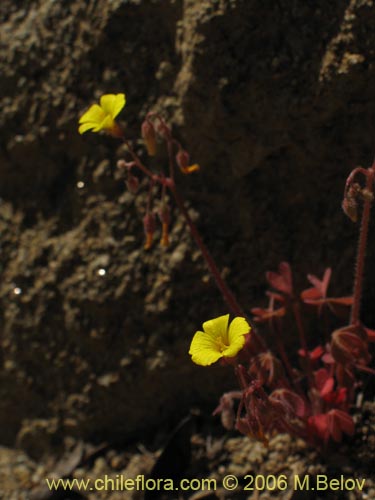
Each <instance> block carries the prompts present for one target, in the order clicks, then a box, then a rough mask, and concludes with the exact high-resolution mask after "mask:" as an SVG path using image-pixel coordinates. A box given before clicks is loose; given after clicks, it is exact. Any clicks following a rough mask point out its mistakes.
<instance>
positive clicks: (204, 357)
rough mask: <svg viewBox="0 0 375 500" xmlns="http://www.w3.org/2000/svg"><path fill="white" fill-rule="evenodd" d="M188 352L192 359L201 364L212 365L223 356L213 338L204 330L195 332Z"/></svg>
mask: <svg viewBox="0 0 375 500" xmlns="http://www.w3.org/2000/svg"><path fill="white" fill-rule="evenodd" d="M189 354H190V355H191V359H192V361H193V362H194V363H196V364H197V365H201V366H209V365H212V363H215V362H216V361H217V360H218V359H220V358H222V357H223V355H222V353H221V352H220V350H219V348H218V345H217V343H216V342H215V340H214V339H213V338H212V337H211V336H210V335H207V333H204V332H196V333H195V335H194V337H193V340H192V342H191V346H190V350H189Z"/></svg>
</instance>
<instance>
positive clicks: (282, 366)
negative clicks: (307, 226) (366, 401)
mask: <svg viewBox="0 0 375 500" xmlns="http://www.w3.org/2000/svg"><path fill="white" fill-rule="evenodd" d="M331 275H332V271H331V269H330V268H328V269H326V270H325V272H324V274H323V278H322V279H319V278H317V277H316V276H314V275H311V274H309V275H308V276H307V278H308V281H309V282H310V284H311V285H312V286H311V287H310V288H307V289H306V290H304V291H303V292H302V293H301V294H296V292H295V290H294V287H293V276H292V270H291V266H290V264H288V263H287V262H282V263H281V264H280V266H279V269H278V271H277V272H267V274H266V277H267V281H268V283H269V285H270V287H271V289H270V290H268V291H267V292H266V295H267V296H268V298H269V303H268V307H267V308H262V307H255V308H253V309H252V313H253V315H254V317H253V319H254V321H255V322H257V323H261V324H262V325H263V326H264V327H265V326H267V327H268V330H269V335H270V340H271V342H272V343H273V344H274V345H273V346H272V349H271V350H269V349H267V348H265V347H264V348H262V347H260V352H258V353H257V354H256V355H254V353H253V354H252V355H251V356H248V359H247V360H245V359H244V357H242V358H241V363H240V364H238V366H237V368H236V374H237V378H238V380H239V383H240V387H241V390H242V392H239V391H236V392H233V393H227V394H225V395H224V396H223V398H222V400H221V403H220V405H219V407H218V408H217V409H216V410H215V413H220V412H221V414H222V417H223V419H224V420H225V423H226V427H227V428H228V423H229V422H230V427H231V428H233V427H235V428H236V429H238V430H239V431H240V432H242V433H243V434H246V435H250V436H253V437H256V438H257V439H259V440H261V441H263V442H264V443H265V444H266V443H267V442H268V441H267V436H268V435H269V434H270V433H272V432H274V431H287V432H289V433H292V434H294V435H296V436H300V437H303V438H304V439H305V440H307V441H308V442H310V443H311V444H313V445H315V446H322V447H324V446H326V445H327V443H328V442H329V441H330V440H333V441H335V442H340V441H341V440H342V438H343V436H344V435H345V434H346V435H349V436H351V435H352V434H353V433H354V421H353V417H352V416H351V414H350V409H351V406H352V404H353V402H354V396H355V391H354V390H355V388H356V387H358V385H359V384H360V379H359V377H358V374H359V372H360V371H368V372H372V370H371V369H370V368H369V367H368V364H369V362H370V360H371V356H370V353H369V342H373V341H374V340H375V332H374V331H373V330H370V329H368V328H365V327H364V326H362V325H361V324H357V325H348V326H344V327H341V328H338V329H336V330H334V331H333V332H332V333H330V334H329V335H327V332H326V334H323V333H322V334H320V332H324V330H325V329H327V325H330V321H331V320H330V318H329V316H330V315H331V316H332V317H333V316H336V317H339V318H342V317H343V316H344V314H343V313H344V311H345V310H346V311H345V312H346V314H345V316H346V317H347V316H348V315H349V308H348V306H351V305H352V304H353V297H351V296H348V297H339V298H336V297H330V296H329V295H328V287H329V283H330V279H331ZM311 307H313V308H315V310H316V317H317V321H318V323H319V324H318V325H317V326H316V327H313V331H312V332H311V334H310V335H308V334H307V332H306V331H305V325H304V321H303V318H304V315H303V313H304V311H306V312H307V311H308V310H309V308H310V309H311ZM291 320H294V322H295V330H296V331H298V333H299V338H300V344H301V343H302V344H304V345H299V346H297V347H296V349H295V352H289V351H290V349H289V351H288V352H287V350H286V348H284V342H285V341H286V340H288V341H290V334H291V333H292V331H293V330H291V328H292V329H293V327H292V326H291V325H292V324H293V323H292V321H291ZM336 321H337V320H336ZM258 334H261V335H262V337H264V335H263V331H262V332H257V335H258ZM314 343H315V345H314ZM260 345H261V344H260ZM307 346H308V347H307ZM298 364H299V367H298ZM234 400H239V404H238V410H237V413H236V414H235V410H234V408H235V405H234Z"/></svg>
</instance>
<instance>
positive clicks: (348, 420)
mask: <svg viewBox="0 0 375 500" xmlns="http://www.w3.org/2000/svg"><path fill="white" fill-rule="evenodd" d="M125 103H126V99H125V95H124V94H117V95H114V94H109V95H104V96H102V97H101V99H100V105H98V104H94V105H93V106H91V108H90V109H89V110H88V111H87V112H86V113H84V114H83V116H82V117H81V118H80V121H79V123H80V125H79V132H80V133H84V132H86V131H88V130H92V131H93V132H100V131H104V132H106V133H108V134H110V135H112V136H113V137H115V138H117V139H120V140H122V141H123V142H124V143H125V145H126V146H127V150H128V154H129V158H127V159H123V160H119V162H118V167H119V168H121V169H124V170H125V171H126V176H127V179H126V184H127V186H128V189H129V190H130V191H131V192H133V193H136V192H137V191H138V189H139V181H140V179H139V172H141V173H142V174H144V176H145V177H146V178H147V179H148V197H147V204H146V207H145V213H144V216H143V226H144V231H145V245H144V248H145V250H150V249H151V247H152V245H153V241H154V235H155V231H156V225H157V219H159V221H160V224H161V245H162V246H164V247H167V246H168V244H169V226H170V223H171V219H170V206H169V198H170V199H171V200H174V202H175V204H176V205H177V207H178V209H179V210H180V212H181V214H182V215H183V217H184V218H185V221H186V224H187V226H188V228H189V230H190V233H191V235H192V237H193V238H194V240H195V242H196V244H197V246H198V247H199V249H200V251H201V253H202V255H203V257H204V259H205V261H206V263H207V266H208V268H209V270H210V272H211V274H212V276H213V278H214V279H215V282H216V284H217V286H218V288H219V290H220V292H221V293H222V296H223V298H224V300H225V301H226V303H227V306H228V308H229V310H230V312H231V313H232V314H233V315H234V318H233V320H232V321H231V322H229V314H226V315H223V316H220V317H218V318H214V319H211V320H209V321H206V322H205V323H204V324H203V331H197V332H196V333H195V335H194V337H193V340H192V342H191V346H190V351H189V353H190V354H191V356H192V360H193V362H195V363H196V364H198V365H202V366H209V365H211V364H213V363H215V362H217V361H220V363H222V364H225V365H228V364H229V365H231V366H233V369H234V371H235V374H236V377H237V379H238V384H239V389H238V390H235V391H232V392H229V393H226V394H224V395H223V396H222V398H221V400H220V404H219V406H218V408H217V409H216V410H215V412H214V413H215V414H221V418H222V423H223V425H224V427H226V428H227V429H231V428H233V427H234V428H236V429H238V430H239V431H240V432H242V433H243V434H245V435H248V436H253V437H255V438H257V439H259V440H261V441H263V442H264V443H265V444H267V442H268V437H269V436H270V435H271V434H272V433H274V432H289V433H290V434H292V435H295V436H299V437H302V438H303V439H305V440H306V441H307V442H309V443H311V444H313V445H315V446H317V447H326V446H327V444H328V443H329V442H330V441H331V440H333V441H335V442H340V441H341V440H342V439H343V436H344V435H349V436H350V435H352V434H353V433H354V420H353V417H352V415H351V413H350V411H351V409H352V407H353V404H354V400H355V396H356V390H357V388H358V387H359V386H360V384H361V381H360V374H361V372H367V373H370V374H375V371H374V370H373V369H372V368H370V367H369V363H370V361H371V356H370V350H369V344H370V343H371V342H375V332H374V331H373V330H370V329H369V328H366V327H365V326H364V325H363V324H362V322H361V315H360V305H361V295H362V284H363V274H364V263H365V254H366V246H367V236H368V227H369V220H370V210H371V205H372V202H373V199H374V180H375V162H374V164H373V165H372V166H371V167H370V168H368V169H364V168H362V167H358V168H355V169H354V170H353V171H352V173H351V174H350V175H349V177H348V179H347V182H346V186H345V191H344V201H343V204H342V207H343V209H344V212H345V213H346V214H347V215H348V216H349V217H350V218H351V219H352V220H353V222H357V219H358V214H359V213H361V216H360V237H359V243H358V252H357V258H356V264H355V272H354V287H353V294H352V295H351V296H347V297H339V298H336V297H331V296H330V295H329V293H328V289H329V283H330V279H331V275H332V271H331V268H327V269H326V270H325V272H324V274H323V276H322V277H321V278H319V277H317V276H314V275H312V274H309V275H308V276H307V280H308V281H309V283H310V285H311V286H310V287H309V288H307V289H306V290H303V291H302V292H298V291H296V290H295V288H294V285H293V276H292V270H291V266H290V264H289V263H287V262H282V263H281V264H280V265H279V268H278V270H277V271H276V272H267V273H266V279H267V281H268V284H269V290H268V291H267V292H266V294H267V297H268V306H267V307H266V308H261V307H254V308H252V310H251V312H252V317H251V318H249V317H247V316H246V314H245V313H244V311H243V309H242V308H241V306H240V305H239V303H238V301H237V299H236V298H235V296H234V294H233V293H232V291H231V290H230V289H229V287H228V285H227V284H226V282H225V281H224V279H223V278H222V276H221V273H220V271H219V269H218V267H217V265H216V263H215V261H214V259H213V258H212V256H211V254H210V252H209V251H208V249H207V248H206V246H205V245H204V243H203V241H202V238H201V236H200V234H199V232H198V230H197V228H196V226H195V224H194V222H193V220H192V219H191V217H190V215H189V213H188V211H187V209H186V206H185V202H184V200H183V198H182V196H181V194H180V192H179V190H178V188H177V181H176V171H177V170H179V171H180V172H181V173H182V174H184V175H187V174H191V173H193V172H197V171H198V170H199V165H198V164H191V163H190V159H189V154H188V152H187V151H186V150H185V149H184V148H183V147H182V146H181V144H180V143H179V142H178V141H177V140H176V139H175V138H174V137H173V135H172V132H171V129H170V128H169V126H168V125H167V124H166V122H165V121H164V119H163V118H162V117H161V116H160V115H159V114H157V113H152V112H151V113H148V114H147V116H146V118H145V120H144V122H143V124H142V126H141V135H142V138H143V141H144V144H145V146H146V149H147V152H148V154H149V155H150V156H154V155H155V154H156V149H157V145H158V143H159V142H164V143H165V144H166V149H167V152H168V165H167V168H166V170H165V171H164V170H162V169H160V170H158V171H154V170H152V169H151V168H149V167H148V166H146V165H145V164H144V163H143V162H142V161H141V159H140V158H139V156H138V155H137V154H136V152H135V151H134V149H133V147H132V144H131V142H130V141H129V139H128V138H127V137H126V135H125V133H124V131H123V129H122V128H121V126H120V125H119V124H118V123H117V122H116V117H117V116H118V114H119V113H120V112H121V110H122V108H123V107H124V105H125ZM360 177H362V178H363V181H364V182H363V185H362V184H361V183H360V182H358V179H359V178H360ZM156 192H157V194H158V197H159V200H158V203H156V202H155V199H156ZM167 194H169V197H168V196H167ZM349 308H350V319H349V321H348V324H344V325H341V323H339V325H340V326H338V327H337V325H338V323H337V322H338V321H342V318H347V317H348V312H349ZM311 309H314V310H315V315H316V321H317V323H316V326H314V331H313V332H309V331H308V330H307V322H306V321H305V320H304V318H305V313H306V312H307V311H308V310H311ZM334 318H336V319H334ZM337 318H339V319H337ZM310 323H311V322H309V324H310ZM255 325H259V329H258V326H257V327H256V326H255ZM332 325H336V326H335V327H333V326H332ZM332 329H333V331H332ZM291 332H295V334H296V338H297V339H298V347H296V348H295V349H294V348H293V349H291V348H290V346H289V345H286V341H290V337H291Z"/></svg>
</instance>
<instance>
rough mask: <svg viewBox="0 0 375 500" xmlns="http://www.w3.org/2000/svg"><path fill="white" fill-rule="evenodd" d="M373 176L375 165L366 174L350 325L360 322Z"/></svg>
mask: <svg viewBox="0 0 375 500" xmlns="http://www.w3.org/2000/svg"><path fill="white" fill-rule="evenodd" d="M374 175H375V163H374V164H373V165H372V167H370V168H369V169H368V170H367V172H366V190H367V191H368V194H369V195H368V196H367V197H366V198H365V201H364V204H363V210H362V219H361V227H360V230H359V241H358V250H357V259H356V265H355V273H354V288H353V305H352V310H351V315H350V323H351V324H352V325H356V324H358V323H359V321H360V311H361V298H362V288H363V272H364V268H365V258H366V247H367V237H368V227H369V222H370V211H371V204H372V200H371V198H372V195H373V192H374Z"/></svg>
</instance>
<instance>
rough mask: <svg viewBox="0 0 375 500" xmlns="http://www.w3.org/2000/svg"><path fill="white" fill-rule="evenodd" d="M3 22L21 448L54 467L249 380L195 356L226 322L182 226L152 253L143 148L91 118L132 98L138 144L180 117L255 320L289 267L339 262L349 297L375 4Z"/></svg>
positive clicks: (3, 210) (8, 281) (235, 3)
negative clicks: (139, 179) (129, 163)
mask: <svg viewBox="0 0 375 500" xmlns="http://www.w3.org/2000/svg"><path fill="white" fill-rule="evenodd" d="M0 20H1V25H0V48H1V51H0V75H1V78H0V109H1V114H0V129H1V144H0V148H1V149H0V196H1V203H0V231H1V261H0V262H1V267H0V272H1V283H0V300H1V315H0V328H1V335H2V353H1V368H0V442H1V443H2V444H4V445H7V446H14V444H15V443H16V444H17V445H18V446H19V447H21V448H22V449H23V450H25V451H26V452H27V453H28V454H29V456H30V457H31V459H33V460H36V461H38V460H41V459H42V457H44V456H46V455H48V454H49V453H51V450H54V452H56V453H57V452H58V451H59V450H60V451H61V450H62V449H64V447H65V446H66V437H67V436H70V437H71V438H72V439H75V440H84V441H87V442H89V441H90V442H95V443H96V444H97V443H100V442H103V441H105V442H109V443H112V444H116V445H117V446H119V445H121V444H122V443H127V442H129V440H135V441H140V440H143V441H147V440H148V439H151V438H152V436H153V435H154V433H155V431H156V429H158V430H159V431H160V429H168V428H170V426H173V425H174V424H175V423H176V422H178V420H179V419H180V418H181V417H182V416H184V415H186V414H187V413H188V411H189V409H190V408H191V407H192V406H199V407H200V408H201V409H202V411H207V413H209V412H210V411H211V410H212V408H213V407H214V405H215V402H216V399H217V397H218V396H219V395H220V394H221V393H222V391H223V390H224V389H226V388H228V387H231V385H232V384H233V383H234V382H233V379H232V378H231V375H230V373H228V372H226V371H225V370H222V369H220V368H219V369H215V368H213V369H210V370H203V369H200V368H199V367H195V366H193V365H192V363H191V362H190V359H189V357H188V355H187V350H188V346H189V342H190V339H191V336H192V334H193V333H194V332H195V330H196V329H197V328H199V327H200V325H201V323H202V322H203V321H205V320H206V319H209V318H211V317H215V316H217V315H219V314H223V313H226V312H227V308H226V306H225V304H223V302H222V299H221V297H220V295H219V293H218V292H217V291H216V289H215V286H214V284H213V283H212V281H211V280H210V279H209V277H208V273H207V270H206V267H205V265H204V263H203V261H202V259H201V258H200V256H199V253H198V252H197V250H196V248H195V247H194V244H193V242H192V241H191V239H190V237H189V235H188V233H187V230H186V228H185V226H184V224H183V221H182V220H181V219H180V216H179V215H178V213H177V212H176V211H173V214H172V215H173V230H172V235H171V246H170V248H169V249H168V250H167V251H165V250H163V249H160V248H158V247H157V246H156V247H155V248H154V249H153V250H152V251H151V252H148V253H146V252H145V251H144V250H143V244H142V241H143V230H142V224H141V219H142V216H143V210H144V207H145V196H144V195H142V194H140V195H139V196H137V198H134V196H132V195H130V193H127V192H126V190H125V187H124V181H123V178H122V177H121V175H119V173H118V172H116V168H115V165H116V160H117V159H118V158H119V157H121V156H122V155H123V154H124V150H123V148H122V147H119V146H118V144H117V143H116V142H115V141H114V140H113V139H111V138H108V137H98V136H96V135H94V134H91V135H89V134H88V135H85V136H83V137H81V136H79V135H78V133H77V117H78V116H79V115H80V114H81V113H82V112H83V111H84V110H85V109H87V107H88V106H89V105H90V104H92V103H93V102H94V101H95V100H96V99H97V98H98V96H100V95H101V94H102V93H112V92H113V93H116V92H123V91H124V92H125V93H126V94H127V99H128V104H127V106H126V108H125V110H124V112H123V113H122V115H121V117H122V120H123V121H124V125H125V126H126V130H127V131H128V136H129V138H132V139H135V138H137V137H139V129H140V124H141V122H142V119H143V117H144V116H145V114H146V112H147V111H148V110H150V109H153V110H157V111H159V112H161V113H162V114H163V115H164V116H165V118H166V119H167V120H168V122H169V123H170V124H171V126H173V130H174V131H175V133H176V135H177V136H178V137H179V139H181V140H182V141H183V143H184V144H185V145H186V147H187V148H188V149H189V151H190V152H191V154H192V159H193V161H196V162H199V163H200V165H201V167H202V168H201V172H200V173H199V174H197V175H194V176H190V177H188V178H185V177H184V178H181V183H182V190H183V191H184V192H185V194H186V196H187V198H188V199H189V200H190V202H189V203H190V204H189V206H190V210H191V212H192V215H193V216H194V217H195V218H196V220H197V224H198V226H199V228H200V229H201V231H202V234H203V235H204V239H205V241H206V242H207V244H208V246H209V247H210V249H211V251H212V253H213V255H214V256H215V257H216V258H217V261H218V263H219V265H220V267H221V268H222V269H223V272H224V273H225V275H226V277H227V280H228V282H229V283H230V284H231V286H232V288H233V289H234V290H235V292H236V293H237V294H238V296H239V298H240V300H241V302H242V303H243V304H244V305H245V307H247V308H248V309H250V308H251V307H252V306H254V305H255V301H256V303H259V301H261V300H262V299H261V297H262V293H263V290H264V286H265V280H264V272H265V271H266V270H267V269H271V268H276V267H277V265H278V263H279V262H280V261H281V260H288V261H290V262H291V263H292V264H293V267H294V269H295V272H296V283H297V284H299V285H304V284H305V275H306V274H307V273H308V272H313V273H314V274H317V275H320V274H322V272H323V270H324V268H325V267H327V266H329V265H332V266H333V270H334V275H333V288H332V292H337V293H341V292H345V293H347V292H348V291H349V290H350V287H351V272H352V271H351V270H352V263H353V259H354V252H355V241H356V228H355V226H354V225H353V224H352V223H351V222H350V221H349V220H348V219H346V218H345V216H344V215H343V213H342V212H341V210H340V203H341V197H342V191H343V186H344V183H345V179H346V176H347V175H348V173H349V171H350V169H351V168H352V167H353V166H355V165H358V164H362V165H364V166H366V165H368V164H369V162H371V161H372V157H373V154H374V137H375V121H374V111H375V100H374V86H373V82H374V76H375V75H374V73H375V71H374V62H375V32H374V30H373V26H374V22H375V5H374V2H373V1H372V0H350V1H343V0H340V1H339V0H334V1H331V2H325V1H316V2H295V1H290V0H278V1H275V2H272V5H271V4H268V3H267V2H263V1H261V0H231V1H230V0H216V1H215V0H212V1H206V0H202V1H199V2H198V1H194V0H184V1H182V0H175V1H173V0H169V1H168V0H166V1H151V0H150V1H141V0H113V1H109V0H108V1H105V0H87V1H83V0H67V1H64V2H56V1H53V0H34V1H31V0H23V1H14V0H12V1H10V0H2V2H1V3H0ZM137 147H138V146H137ZM139 148H140V151H142V146H141V144H139ZM162 159H163V156H161V160H162ZM373 234H374V233H372V236H373ZM372 241H373V238H372ZM374 257H375V252H374V249H373V248H371V247H370V248H369V252H368V262H367V264H368V267H367V271H368V272H367V277H368V278H369V279H368V280H367V281H366V287H365V288H366V297H365V301H364V311H365V321H366V322H367V324H368V326H372V327H374V324H375V317H374V314H373V313H372V312H371V308H370V307H369V305H370V304H372V303H373V302H374V300H375V288H374V287H373V286H372V282H371V277H373V276H374V271H375V259H374ZM296 446H297V445H296ZM14 498H17V496H16V497H14Z"/></svg>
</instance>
